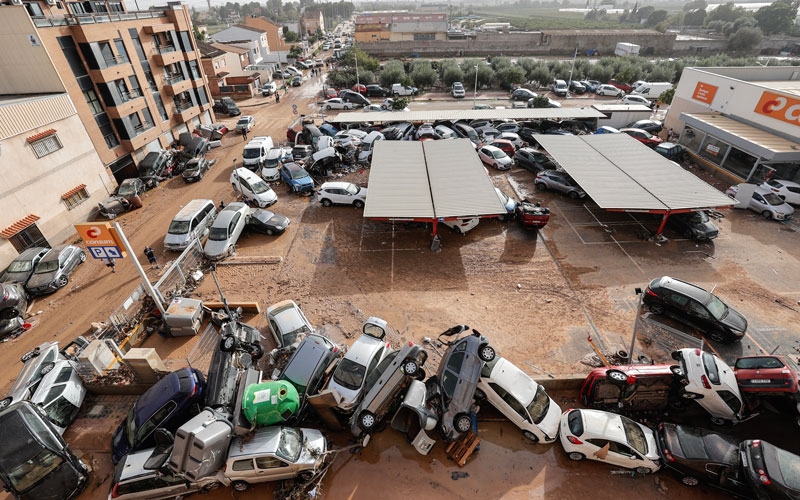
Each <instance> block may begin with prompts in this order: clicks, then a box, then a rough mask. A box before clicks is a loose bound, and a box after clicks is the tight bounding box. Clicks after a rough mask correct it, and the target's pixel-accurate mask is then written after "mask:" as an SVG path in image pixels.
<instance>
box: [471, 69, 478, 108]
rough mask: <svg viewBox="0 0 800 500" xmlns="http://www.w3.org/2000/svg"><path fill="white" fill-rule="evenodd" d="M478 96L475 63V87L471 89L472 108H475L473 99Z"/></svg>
mask: <svg viewBox="0 0 800 500" xmlns="http://www.w3.org/2000/svg"><path fill="white" fill-rule="evenodd" d="M477 98H478V65H477V64H476V65H475V87H473V89H472V109H475V100H476V99H477Z"/></svg>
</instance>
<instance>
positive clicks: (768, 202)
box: [725, 184, 794, 220]
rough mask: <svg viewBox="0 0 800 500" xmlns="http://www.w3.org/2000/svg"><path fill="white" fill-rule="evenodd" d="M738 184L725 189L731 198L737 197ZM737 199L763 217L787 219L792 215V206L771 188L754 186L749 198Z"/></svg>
mask: <svg viewBox="0 0 800 500" xmlns="http://www.w3.org/2000/svg"><path fill="white" fill-rule="evenodd" d="M739 186H741V184H737V185H735V186H731V187H729V188H728V189H727V190H726V191H725V194H727V195H728V196H730V197H731V198H736V199H739V197H738V196H737V193H738V192H739ZM742 194H744V193H742ZM739 201H741V202H742V204H744V205H745V207H746V208H749V209H750V210H752V211H753V212H756V213H759V214H761V215H762V216H763V217H764V218H765V219H775V220H788V219H791V218H792V216H793V215H794V208H793V207H792V206H791V205H789V204H788V203H786V202H785V201H784V200H783V198H781V197H780V196H778V195H777V194H775V193H773V192H772V190H771V189H767V188H765V187H761V186H755V190H753V195H752V196H751V197H750V199H749V200H740V199H739Z"/></svg>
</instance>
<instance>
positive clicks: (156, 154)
mask: <svg viewBox="0 0 800 500" xmlns="http://www.w3.org/2000/svg"><path fill="white" fill-rule="evenodd" d="M170 160H171V157H170V155H169V154H167V152H166V151H150V152H149V153H147V156H145V157H144V159H143V160H142V161H140V162H139V165H138V167H139V178H140V179H142V181H144V184H145V187H147V188H148V189H150V188H154V187H156V186H158V181H160V180H162V179H163V178H164V177H166V170H167V167H168V166H169V162H170Z"/></svg>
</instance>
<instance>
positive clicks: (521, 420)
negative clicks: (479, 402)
mask: <svg viewBox="0 0 800 500" xmlns="http://www.w3.org/2000/svg"><path fill="white" fill-rule="evenodd" d="M489 387H491V388H492V390H493V391H494V392H495V394H496V395H497V396H498V397H499V399H498V397H494V398H492V399H491V402H492V404H493V405H494V407H495V408H497V409H498V410H500V413H502V414H503V415H505V416H506V418H508V419H509V420H510V421H511V422H512V423H513V424H514V425H516V426H517V427H520V428H522V427H523V426H524V427H525V428H527V427H528V425H527V424H530V423H531V417H530V415H528V411H527V410H526V409H525V407H524V406H523V405H522V403H520V402H519V401H517V398H515V397H514V396H512V395H511V394H509V393H508V392H507V391H506V390H505V389H503V388H502V387H500V386H499V385H497V384H496V383H494V382H489Z"/></svg>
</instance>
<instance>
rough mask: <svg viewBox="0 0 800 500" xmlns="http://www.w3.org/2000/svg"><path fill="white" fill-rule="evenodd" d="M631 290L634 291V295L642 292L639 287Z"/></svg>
mask: <svg viewBox="0 0 800 500" xmlns="http://www.w3.org/2000/svg"><path fill="white" fill-rule="evenodd" d="M633 291H634V292H636V295H641V294H642V289H641V288H639V287H636V288H634V289H633Z"/></svg>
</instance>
